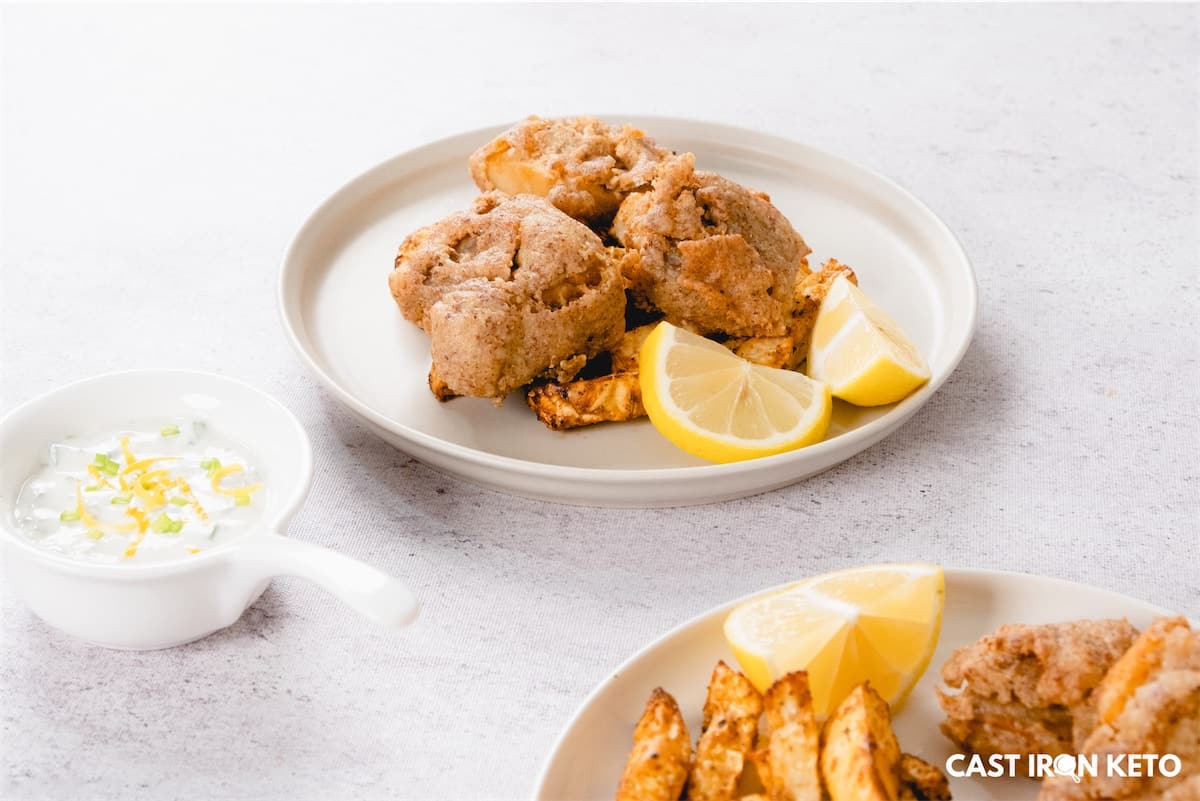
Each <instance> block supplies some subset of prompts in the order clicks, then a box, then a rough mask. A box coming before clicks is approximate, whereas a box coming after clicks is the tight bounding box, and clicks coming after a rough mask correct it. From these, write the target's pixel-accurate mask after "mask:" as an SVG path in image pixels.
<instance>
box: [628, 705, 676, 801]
mask: <svg viewBox="0 0 1200 801" xmlns="http://www.w3.org/2000/svg"><path fill="white" fill-rule="evenodd" d="M691 761H692V738H691V735H690V734H688V730H687V726H686V725H685V724H684V722H683V715H681V714H680V712H679V705H678V704H677V703H675V699H674V698H672V697H671V694H670V693H668V692H666V691H664V690H663V689H662V688H661V687H659V688H656V689H655V690H654V692H652V693H650V700H649V701H647V702H646V710H645V711H644V712H643V713H642V718H641V720H639V721H638V724H637V727H636V728H635V729H634V730H633V750H632V751H631V752H630V753H629V759H628V760H627V761H626V762H625V771H624V773H622V774H621V784H620V785H619V786H618V787H617V796H616V798H617V801H678V799H679V794H680V793H682V792H683V785H684V783H685V782H686V781H687V776H688V768H689V767H690V765H691Z"/></svg>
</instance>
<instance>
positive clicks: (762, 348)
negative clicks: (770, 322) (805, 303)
mask: <svg viewBox="0 0 1200 801" xmlns="http://www.w3.org/2000/svg"><path fill="white" fill-rule="evenodd" d="M725 347H727V348H729V349H731V350H732V351H733V352H734V353H736V354H737V355H738V356H741V357H742V358H743V359H745V360H746V361H748V362H754V363H755V364H761V365H763V366H764V367H778V368H781V369H788V368H790V367H792V366H794V365H793V364H792V353H793V352H794V351H795V343H794V342H793V341H792V338H791V337H790V336H784V337H750V338H749V339H730V340H726V342H725Z"/></svg>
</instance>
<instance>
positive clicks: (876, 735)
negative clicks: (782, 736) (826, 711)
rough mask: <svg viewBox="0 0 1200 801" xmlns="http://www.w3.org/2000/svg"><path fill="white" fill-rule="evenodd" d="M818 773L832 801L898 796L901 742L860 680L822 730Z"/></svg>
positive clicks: (886, 800)
mask: <svg viewBox="0 0 1200 801" xmlns="http://www.w3.org/2000/svg"><path fill="white" fill-rule="evenodd" d="M820 762H821V778H822V779H823V781H824V783H825V789H826V791H827V792H828V793H829V797H830V798H832V799H833V801H898V799H899V797H900V745H899V743H897V742H896V735H895V734H894V733H893V732H892V713H891V710H890V709H889V708H888V705H887V702H886V701H884V700H883V698H881V697H880V695H879V693H877V692H875V690H874V689H872V687H871V685H870V684H860V685H859V686H858V687H855V688H854V690H853V691H851V693H850V695H848V696H846V699H845V700H844V701H842V703H841V704H839V705H838V708H837V709H836V710H834V713H833V715H832V716H830V718H829V720H827V721H826V722H825V730H824V732H823V733H822V735H821V759H820Z"/></svg>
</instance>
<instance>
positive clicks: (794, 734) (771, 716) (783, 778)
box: [755, 671, 821, 801]
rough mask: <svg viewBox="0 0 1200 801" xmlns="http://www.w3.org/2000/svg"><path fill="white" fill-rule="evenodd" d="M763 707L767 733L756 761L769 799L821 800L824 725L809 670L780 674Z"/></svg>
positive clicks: (783, 800) (790, 800) (765, 697)
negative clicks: (819, 718)
mask: <svg viewBox="0 0 1200 801" xmlns="http://www.w3.org/2000/svg"><path fill="white" fill-rule="evenodd" d="M763 708H764V710H765V711H766V713H767V737H766V744H765V745H764V746H762V747H760V749H759V750H760V752H762V753H761V756H760V757H759V758H758V759H756V761H755V764H756V765H757V766H758V768H759V771H758V774H759V778H760V779H761V780H762V783H763V786H764V787H765V788H766V792H767V797H768V798H769V801H821V775H820V772H819V768H818V765H817V760H818V756H819V754H820V750H821V728H820V727H819V726H818V725H817V718H816V715H815V714H814V713H813V706H812V695H811V694H810V692H809V688H808V674H807V673H805V672H804V671H796V672H794V673H788V674H787V675H785V676H783V677H781V678H780V679H779V680H778V681H776V682H775V683H774V684H772V685H771V686H770V687H769V688H768V689H767V692H766V694H765V695H764V696H763Z"/></svg>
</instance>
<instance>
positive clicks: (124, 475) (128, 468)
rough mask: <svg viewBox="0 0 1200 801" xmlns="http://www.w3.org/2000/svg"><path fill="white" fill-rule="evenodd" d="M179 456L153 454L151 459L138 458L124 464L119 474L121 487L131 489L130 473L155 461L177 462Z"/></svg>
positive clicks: (143, 468) (142, 468)
mask: <svg viewBox="0 0 1200 801" xmlns="http://www.w3.org/2000/svg"><path fill="white" fill-rule="evenodd" d="M179 458H180V457H178V456H155V457H154V458H152V459H139V460H138V461H136V462H133V463H131V464H127V465H125V467H124V469H122V470H121V473H120V475H119V478H120V481H121V488H122V489H127V490H128V489H133V485H132V484H131V483H130V481H131V480H130V479H129V478H128V476H129V474H130V473H136V472H137V471H139V470H145V469H146V468H147V467H149V466H150V465H152V464H154V463H155V462H177V461H179Z"/></svg>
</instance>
